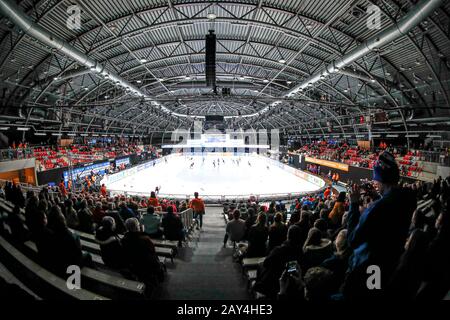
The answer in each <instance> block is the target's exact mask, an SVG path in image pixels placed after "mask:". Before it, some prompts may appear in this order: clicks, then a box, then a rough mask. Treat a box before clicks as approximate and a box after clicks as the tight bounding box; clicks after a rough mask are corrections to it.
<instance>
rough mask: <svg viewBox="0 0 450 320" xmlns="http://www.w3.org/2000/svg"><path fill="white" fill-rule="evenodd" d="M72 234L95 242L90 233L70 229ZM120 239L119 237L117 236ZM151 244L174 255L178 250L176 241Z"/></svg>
mask: <svg viewBox="0 0 450 320" xmlns="http://www.w3.org/2000/svg"><path fill="white" fill-rule="evenodd" d="M70 230H71V231H72V232H74V233H76V234H77V235H79V236H80V238H81V239H84V240H87V241H91V242H95V243H96V242H97V241H96V239H95V235H93V234H90V233H85V232H82V231H78V230H75V229H70ZM119 237H120V236H119ZM152 242H153V244H154V245H155V247H163V248H171V249H172V250H173V251H174V253H175V252H176V250H177V248H178V242H177V241H171V240H160V239H152Z"/></svg>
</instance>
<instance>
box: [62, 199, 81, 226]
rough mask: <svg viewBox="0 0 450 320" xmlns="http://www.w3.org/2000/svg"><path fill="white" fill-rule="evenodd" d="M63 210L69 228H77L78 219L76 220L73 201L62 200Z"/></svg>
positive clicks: (76, 215)
mask: <svg viewBox="0 0 450 320" xmlns="http://www.w3.org/2000/svg"><path fill="white" fill-rule="evenodd" d="M64 204H65V210H64V213H65V214H64V217H65V218H66V223H67V226H68V227H69V228H73V229H78V227H79V225H80V221H79V220H78V214H77V212H76V211H75V209H74V207H73V201H72V200H70V199H67V200H66V201H64Z"/></svg>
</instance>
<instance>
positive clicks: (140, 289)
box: [25, 241, 145, 297]
mask: <svg viewBox="0 0 450 320" xmlns="http://www.w3.org/2000/svg"><path fill="white" fill-rule="evenodd" d="M25 246H26V247H28V248H29V249H30V250H32V251H33V252H34V253H37V247H36V244H35V243H34V242H32V241H27V242H25ZM100 259H101V257H100ZM96 260H98V258H96ZM101 262H103V260H101ZM81 275H82V276H83V277H85V278H86V279H88V280H91V281H93V282H97V283H99V284H101V285H102V286H105V287H110V288H112V289H113V290H120V291H122V292H125V293H126V294H127V295H129V296H130V297H134V296H143V295H144V292H145V284H144V283H142V282H139V281H134V280H128V279H125V278H123V277H118V276H114V275H110V274H107V273H104V272H101V271H98V270H95V269H92V268H88V267H83V268H82V269H81Z"/></svg>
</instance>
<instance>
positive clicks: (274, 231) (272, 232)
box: [268, 223, 288, 252]
mask: <svg viewBox="0 0 450 320" xmlns="http://www.w3.org/2000/svg"><path fill="white" fill-rule="evenodd" d="M287 231H288V228H287V226H286V225H285V224H284V223H277V224H272V225H271V226H270V227H269V248H268V250H269V252H270V251H271V250H272V249H273V248H275V247H278V246H281V245H282V244H283V242H284V241H286V236H287Z"/></svg>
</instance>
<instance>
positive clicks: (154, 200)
mask: <svg viewBox="0 0 450 320" xmlns="http://www.w3.org/2000/svg"><path fill="white" fill-rule="evenodd" d="M148 205H149V206H152V207H153V208H155V210H160V208H158V207H160V204H159V201H158V198H156V194H155V191H152V192H151V193H150V198H148Z"/></svg>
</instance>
